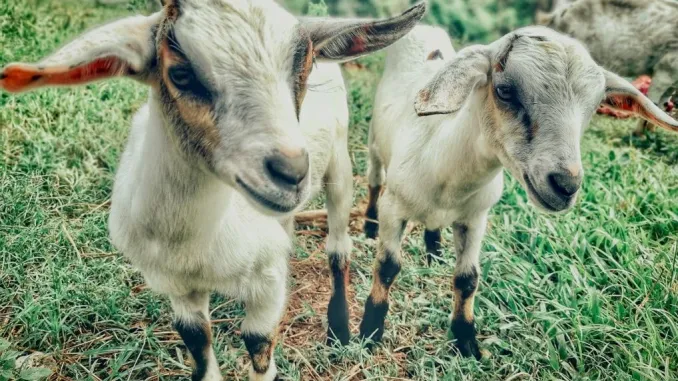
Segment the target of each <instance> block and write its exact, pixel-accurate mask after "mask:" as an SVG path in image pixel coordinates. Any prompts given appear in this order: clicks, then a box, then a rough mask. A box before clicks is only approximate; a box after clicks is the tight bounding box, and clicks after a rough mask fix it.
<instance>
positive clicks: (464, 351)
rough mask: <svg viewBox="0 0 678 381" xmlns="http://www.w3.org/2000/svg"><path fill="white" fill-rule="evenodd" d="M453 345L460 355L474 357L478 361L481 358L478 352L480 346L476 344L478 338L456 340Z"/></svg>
mask: <svg viewBox="0 0 678 381" xmlns="http://www.w3.org/2000/svg"><path fill="white" fill-rule="evenodd" d="M455 345H456V347H457V350H459V354H461V356H462V357H475V359H476V360H478V361H480V360H481V359H482V358H483V355H482V354H481V353H480V347H479V346H478V340H476V338H475V337H474V338H473V339H471V340H463V341H462V340H457V343H456V344H455Z"/></svg>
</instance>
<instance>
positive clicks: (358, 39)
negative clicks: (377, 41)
mask: <svg viewBox="0 0 678 381" xmlns="http://www.w3.org/2000/svg"><path fill="white" fill-rule="evenodd" d="M366 49H367V44H366V43H365V37H364V36H362V35H359V34H358V35H356V36H354V37H353V38H352V39H351V49H349V51H348V54H349V55H351V56H352V55H357V54H361V53H363V52H365V50H366Z"/></svg>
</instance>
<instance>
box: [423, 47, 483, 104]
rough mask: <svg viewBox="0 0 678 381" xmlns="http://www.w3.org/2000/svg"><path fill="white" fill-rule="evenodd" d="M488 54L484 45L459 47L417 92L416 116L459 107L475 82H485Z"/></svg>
mask: <svg viewBox="0 0 678 381" xmlns="http://www.w3.org/2000/svg"><path fill="white" fill-rule="evenodd" d="M489 74H490V58H489V54H488V51H487V48H486V47H485V46H472V47H468V48H466V49H463V50H461V51H460V52H459V53H458V54H457V55H456V56H454V57H453V58H452V59H451V60H450V61H449V62H448V63H447V64H445V66H443V67H442V68H441V69H440V70H439V71H438V72H437V73H436V74H435V75H434V76H433V78H432V79H431V80H430V81H429V82H428V83H427V84H426V85H425V86H424V88H422V89H421V90H419V92H418V93H417V98H416V99H415V100H414V109H415V111H416V112H417V115H419V116H426V115H436V114H452V113H454V112H457V111H459V109H461V108H462V106H463V105H464V102H466V98H468V96H469V94H471V92H472V91H473V89H475V88H476V87H477V86H484V85H485V84H487V80H488V76H489Z"/></svg>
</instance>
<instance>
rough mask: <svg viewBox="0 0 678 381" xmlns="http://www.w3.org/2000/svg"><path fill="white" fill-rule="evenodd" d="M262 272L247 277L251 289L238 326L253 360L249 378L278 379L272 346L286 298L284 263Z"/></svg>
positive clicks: (257, 379) (255, 380)
mask: <svg viewBox="0 0 678 381" xmlns="http://www.w3.org/2000/svg"><path fill="white" fill-rule="evenodd" d="M262 274H263V276H261V277H256V278H253V279H251V280H250V283H251V288H252V289H253V290H252V291H251V294H250V295H248V297H247V298H245V319H244V320H243V322H242V326H241V332H242V340H243V342H244V343H245V347H246V348H247V352H248V353H249V355H250V360H251V362H252V364H251V366H250V380H251V381H272V380H279V378H278V373H277V368H276V366H275V360H274V358H273V350H274V348H275V344H276V338H277V330H278V323H279V322H280V319H281V318H282V315H283V313H284V311H285V302H286V299H287V287H286V281H287V267H286V264H284V263H281V264H280V265H279V266H277V267H276V268H270V269H265V270H262Z"/></svg>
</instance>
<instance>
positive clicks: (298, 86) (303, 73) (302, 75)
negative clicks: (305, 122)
mask: <svg viewBox="0 0 678 381" xmlns="http://www.w3.org/2000/svg"><path fill="white" fill-rule="evenodd" d="M313 59H314V57H313V43H312V42H311V39H310V38H308V37H305V38H303V39H302V42H301V45H300V46H299V47H298V49H297V51H296V52H295V53H294V75H295V78H294V96H295V102H294V105H295V108H296V111H297V117H299V113H300V112H301V104H302V103H303V101H304V97H305V96H306V89H307V81H308V77H309V75H311V69H312V68H313Z"/></svg>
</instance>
